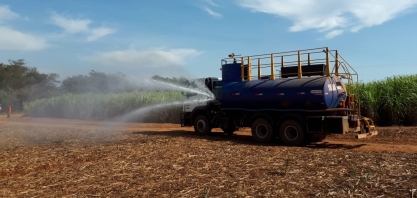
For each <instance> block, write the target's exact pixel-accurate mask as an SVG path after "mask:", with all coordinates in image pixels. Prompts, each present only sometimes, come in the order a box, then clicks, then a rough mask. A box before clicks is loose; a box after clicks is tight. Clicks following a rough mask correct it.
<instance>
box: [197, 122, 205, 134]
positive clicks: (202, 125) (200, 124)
mask: <svg viewBox="0 0 417 198" xmlns="http://www.w3.org/2000/svg"><path fill="white" fill-rule="evenodd" d="M205 129H206V122H204V120H199V121H197V130H198V131H200V132H203V131H204V130H205Z"/></svg>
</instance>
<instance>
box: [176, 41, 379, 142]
mask: <svg viewBox="0 0 417 198" xmlns="http://www.w3.org/2000/svg"><path fill="white" fill-rule="evenodd" d="M221 71H222V77H221V78H213V77H208V78H205V80H204V81H205V82H204V83H205V85H206V86H207V88H208V89H209V90H210V91H211V92H212V93H213V95H214V99H212V100H201V101H199V102H196V103H187V104H185V105H184V107H183V112H182V113H181V126H183V127H184V126H194V130H195V132H196V133H197V134H200V135H207V134H209V133H211V130H212V129H213V128H221V129H222V130H223V131H224V132H225V133H228V134H232V133H233V132H235V131H237V130H238V129H239V128H242V127H250V128H251V131H252V136H253V138H254V139H255V140H256V141H258V142H263V143H266V142H270V141H273V140H276V139H279V140H280V141H281V142H282V143H283V144H285V145H291V146H296V145H301V144H305V143H311V142H318V141H321V140H323V139H324V138H325V137H326V135H328V134H346V133H350V132H354V133H357V135H356V137H357V138H364V137H368V136H372V135H376V134H377V131H376V130H375V126H374V124H373V121H372V120H371V119H369V118H366V117H363V116H361V114H360V101H359V95H360V90H359V87H355V86H354V85H355V83H357V82H358V79H359V78H358V74H357V73H356V71H355V70H354V69H353V68H352V67H351V66H350V65H349V63H348V62H347V61H345V60H344V59H343V58H342V57H341V56H340V54H339V53H338V51H337V50H329V49H328V48H327V47H323V48H314V49H305V50H296V51H288V52H279V53H271V54H261V55H253V56H241V55H235V54H230V55H229V57H227V58H224V59H222V60H221Z"/></svg>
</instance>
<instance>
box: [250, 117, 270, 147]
mask: <svg viewBox="0 0 417 198" xmlns="http://www.w3.org/2000/svg"><path fill="white" fill-rule="evenodd" d="M273 133H274V130H273V129H272V126H271V123H269V122H268V120H266V119H264V118H258V119H256V120H255V122H253V123H252V137H253V138H254V139H255V140H256V141H257V142H262V143H267V142H270V141H271V140H272V137H273Z"/></svg>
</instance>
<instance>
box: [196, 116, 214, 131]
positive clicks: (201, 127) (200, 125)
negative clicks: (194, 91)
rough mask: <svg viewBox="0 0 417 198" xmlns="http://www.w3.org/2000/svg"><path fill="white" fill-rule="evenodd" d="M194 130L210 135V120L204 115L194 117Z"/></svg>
mask: <svg viewBox="0 0 417 198" xmlns="http://www.w3.org/2000/svg"><path fill="white" fill-rule="evenodd" d="M194 131H195V132H196V133H197V134H198V135H208V134H210V133H211V126H210V122H209V121H208V119H207V117H206V116H204V115H199V116H197V117H196V118H195V119H194Z"/></svg>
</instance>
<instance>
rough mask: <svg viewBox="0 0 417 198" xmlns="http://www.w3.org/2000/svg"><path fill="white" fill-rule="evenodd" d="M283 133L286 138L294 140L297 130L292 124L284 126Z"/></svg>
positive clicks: (296, 136)
mask: <svg viewBox="0 0 417 198" xmlns="http://www.w3.org/2000/svg"><path fill="white" fill-rule="evenodd" d="M284 135H285V138H287V140H290V141H294V140H296V139H297V138H298V130H297V128H295V127H294V126H287V127H285V130H284Z"/></svg>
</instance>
